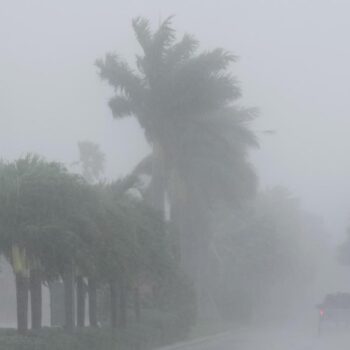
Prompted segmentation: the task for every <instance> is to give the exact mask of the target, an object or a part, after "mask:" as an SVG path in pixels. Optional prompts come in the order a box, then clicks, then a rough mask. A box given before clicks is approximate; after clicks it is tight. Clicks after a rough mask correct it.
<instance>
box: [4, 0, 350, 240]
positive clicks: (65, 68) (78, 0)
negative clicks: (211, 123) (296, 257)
mask: <svg viewBox="0 0 350 350" xmlns="http://www.w3.org/2000/svg"><path fill="white" fill-rule="evenodd" d="M349 12H350V2H349V1H347V0H338V1H337V0H289V1H288V0H265V1H263V0H216V1H211V0H207V1H204V0H201V1H199V0H177V1H175V0H172V1H167V0H148V1H141V0H129V1H117V0H114V1H112V0H99V1H97V0H95V1H92V0H84V1H83V0H70V1H68V0H60V1H53V0H45V1H44V0H41V1H39V0H31V1H26V0H22V1H18V0H0V155H1V156H2V157H4V158H13V157H16V156H18V155H21V154H24V153H26V152H28V151H31V152H36V153H40V154H43V155H45V156H46V157H47V158H49V159H57V160H61V161H64V162H72V161H74V160H75V159H76V158H77V147H76V144H77V141H79V140H86V139H87V140H92V141H95V142H98V143H100V144H101V147H102V148H103V150H104V151H105V152H106V153H107V158H108V163H109V166H108V176H110V177H116V176H119V175H120V174H125V173H126V172H128V171H129V170H130V169H131V168H132V167H133V166H134V165H135V164H136V163H137V162H138V160H139V159H141V158H142V156H143V155H144V154H145V153H146V152H147V150H148V147H147V145H146V143H145V141H144V140H143V139H142V132H141V131H140V130H139V128H138V126H137V124H136V122H135V121H133V120H125V121H118V122H116V121H113V120H112V117H111V113H110V111H109V109H108V107H107V100H108V97H109V96H110V95H111V90H110V89H109V88H108V87H107V86H105V85H104V84H103V83H102V82H101V81H100V80H99V78H98V77H97V74H96V69H95V67H94V66H93V62H94V61H95V59H96V58H99V57H102V56H103V55H104V54H105V53H106V52H107V51H116V52H120V53H123V54H124V56H125V57H127V58H130V57H132V56H131V55H132V54H133V52H134V51H135V50H136V49H137V46H136V44H135V41H134V38H133V35H132V31H131V27H130V20H131V18H133V17H135V16H138V15H142V16H146V17H148V18H150V19H151V20H152V21H153V23H154V24H155V25H157V24H158V22H159V20H160V19H164V18H165V17H167V16H168V15H171V14H175V15H176V18H175V20H174V24H175V26H176V27H177V28H178V29H179V31H180V33H181V32H183V31H187V32H190V33H193V34H195V35H196V36H197V38H198V39H199V40H200V41H201V43H202V46H203V48H212V47H215V46H222V47H224V48H227V49H229V50H231V51H233V52H234V53H236V54H237V55H239V56H240V61H239V62H238V64H236V65H235V66H234V67H233V70H234V72H235V74H236V75H237V77H238V78H239V80H240V81H241V85H242V88H243V93H244V99H243V100H242V104H244V105H246V106H257V107H259V108H260V110H261V113H260V117H259V119H258V120H257V121H256V122H255V123H254V125H253V126H254V129H255V130H257V131H258V132H259V131H260V130H264V129H274V130H276V131H277V134H276V135H274V136H264V135H263V134H261V133H260V134H259V135H260V142H261V148H260V150H259V151H257V152H254V154H252V161H253V162H254V164H255V166H256V168H257V171H258V173H259V176H260V179H261V186H262V187H266V186H273V185H283V186H287V187H288V188H289V189H290V190H291V192H292V193H294V194H295V195H296V196H299V197H300V198H301V199H302V202H303V206H304V207H305V208H307V209H308V210H310V211H312V212H315V213H319V214H320V215H322V216H323V217H324V218H325V221H326V223H327V225H328V227H329V229H330V231H332V233H333V232H334V235H335V236H338V235H340V234H342V231H343V230H344V227H345V225H346V224H347V222H348V214H349V209H350V183H349V179H350V158H349V156H348V154H349V151H348V150H349V149H350V139H349V136H348V133H349V130H350V119H349V117H348V114H349V111H350V98H349V96H348V95H349V87H348V82H349V78H350V69H349V62H350V49H349V45H348V33H349V32H350V22H349V20H348V15H349Z"/></svg>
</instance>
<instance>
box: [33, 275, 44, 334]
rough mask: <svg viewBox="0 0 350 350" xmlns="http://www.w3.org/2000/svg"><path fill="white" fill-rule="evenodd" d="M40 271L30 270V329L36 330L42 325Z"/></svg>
mask: <svg viewBox="0 0 350 350" xmlns="http://www.w3.org/2000/svg"><path fill="white" fill-rule="evenodd" d="M41 283H42V280H41V272H40V270H38V269H33V270H31V271H30V302H31V307H32V308H31V310H32V314H31V316H32V329H35V330H38V329H40V328H41V326H42V289H41Z"/></svg>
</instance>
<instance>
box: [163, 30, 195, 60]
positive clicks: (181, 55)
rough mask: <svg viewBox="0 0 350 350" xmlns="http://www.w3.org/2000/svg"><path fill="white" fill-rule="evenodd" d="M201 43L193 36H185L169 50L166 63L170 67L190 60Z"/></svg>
mask: <svg viewBox="0 0 350 350" xmlns="http://www.w3.org/2000/svg"><path fill="white" fill-rule="evenodd" d="M198 46H199V41H198V40H197V39H195V38H194V37H193V36H192V35H189V34H185V35H184V36H183V38H182V40H181V41H179V42H178V43H176V44H175V45H173V46H172V47H170V48H169V50H168V51H167V55H166V61H167V63H168V64H170V65H175V64H177V63H180V62H182V61H184V60H188V59H189V58H190V57H191V56H192V55H193V54H194V53H195V52H196V50H197V48H198Z"/></svg>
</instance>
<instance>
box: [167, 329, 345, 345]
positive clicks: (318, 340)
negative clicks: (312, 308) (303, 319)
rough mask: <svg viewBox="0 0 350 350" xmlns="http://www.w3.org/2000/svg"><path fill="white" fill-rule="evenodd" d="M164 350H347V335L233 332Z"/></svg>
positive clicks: (338, 333)
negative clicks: (319, 335)
mask: <svg viewBox="0 0 350 350" xmlns="http://www.w3.org/2000/svg"><path fill="white" fill-rule="evenodd" d="M166 350H350V332H349V331H348V332H333V333H329V334H326V335H323V336H321V337H318V336H317V335H315V334H314V335H310V334H301V333H296V332H294V333H293V332H287V331H279V332H276V331H256V332H248V331H246V332H235V333H227V334H224V335H222V336H217V337H213V338H208V339H206V340H203V341H198V342H192V343H189V344H183V345H178V346H175V347H169V348H167V349H166Z"/></svg>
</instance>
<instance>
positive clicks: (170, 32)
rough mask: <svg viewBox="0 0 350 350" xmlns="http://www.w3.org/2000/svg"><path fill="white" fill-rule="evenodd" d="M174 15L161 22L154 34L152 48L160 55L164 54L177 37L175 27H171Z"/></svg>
mask: <svg viewBox="0 0 350 350" xmlns="http://www.w3.org/2000/svg"><path fill="white" fill-rule="evenodd" d="M173 17H174V16H170V17H168V18H167V19H166V20H165V21H164V22H163V23H161V25H160V27H159V28H158V30H157V31H156V32H155V33H154V35H153V43H152V50H153V51H154V52H155V53H157V54H159V55H163V54H164V51H165V49H166V48H168V47H170V45H171V44H172V43H173V42H174V40H175V38H176V36H175V29H174V28H172V27H171V23H172V19H173Z"/></svg>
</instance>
